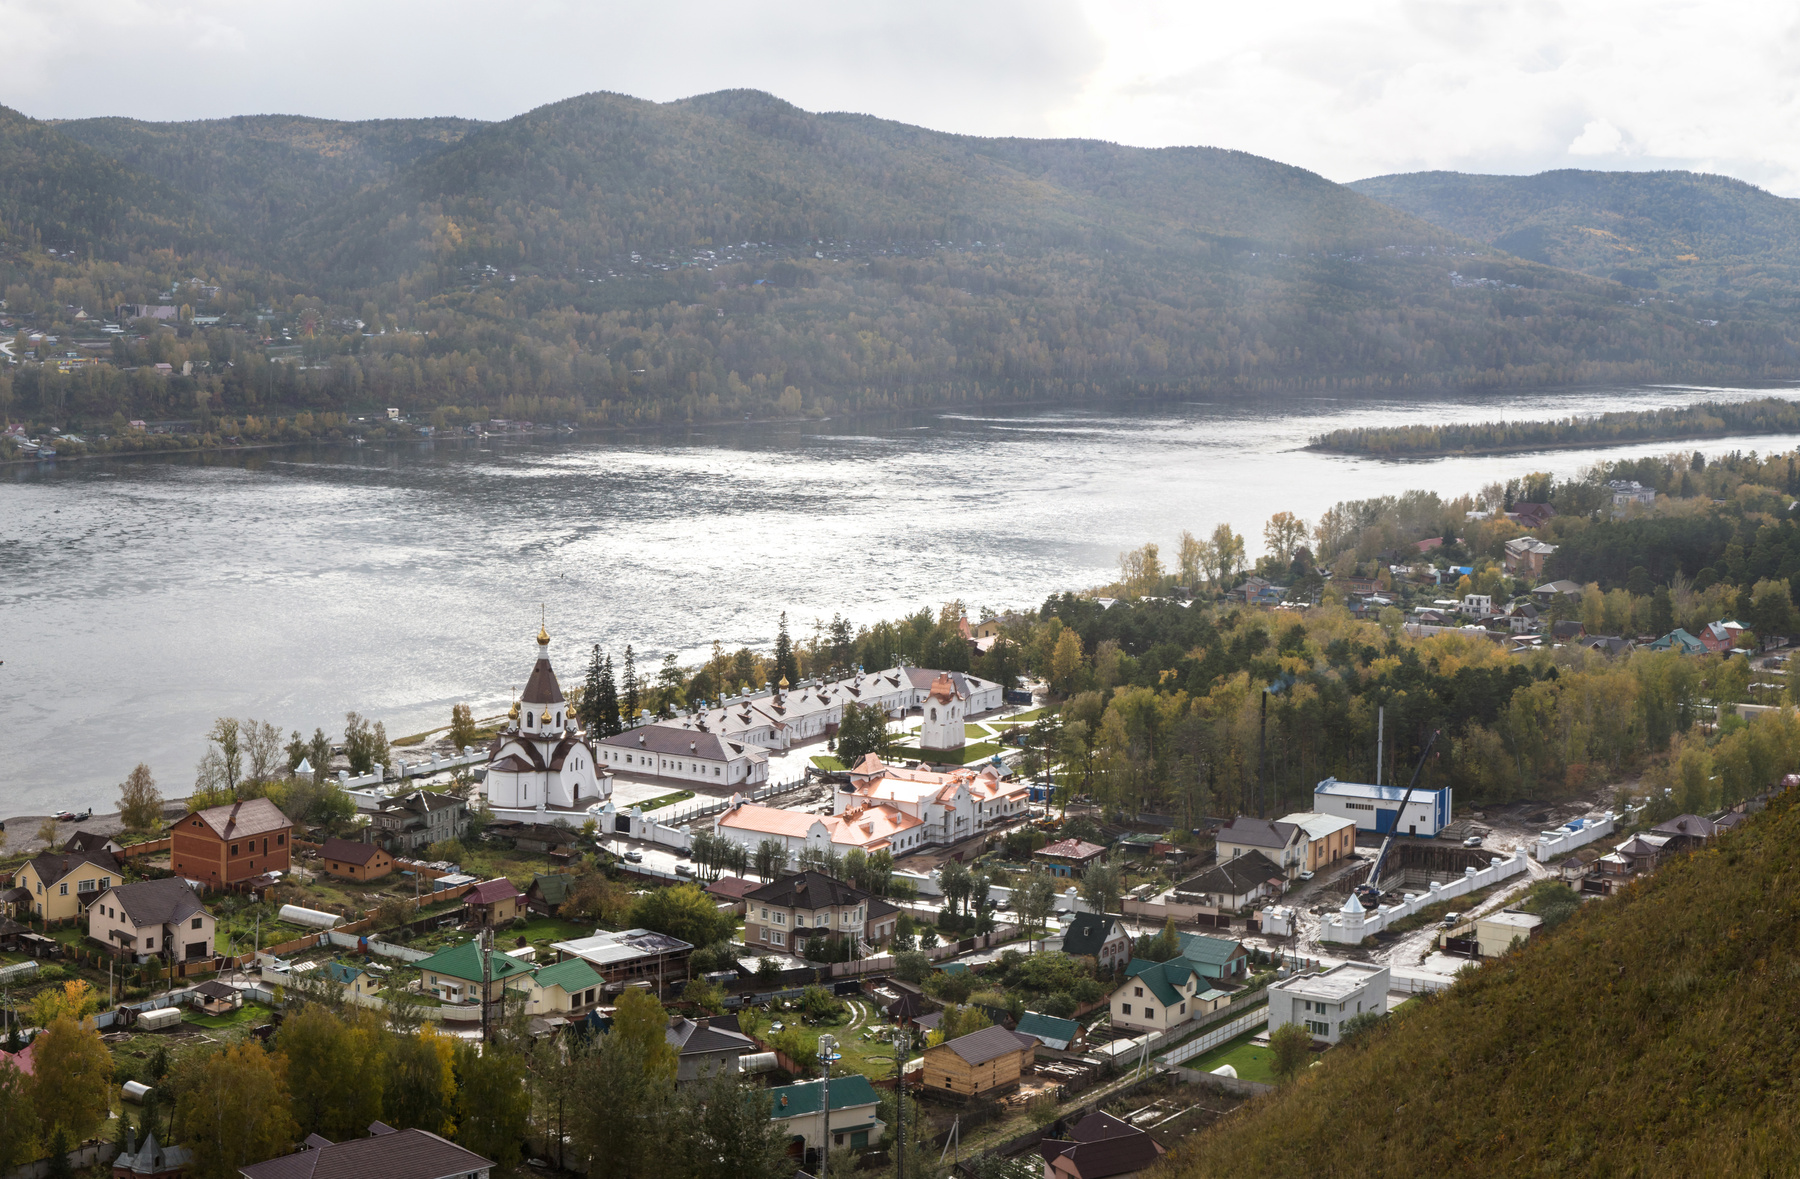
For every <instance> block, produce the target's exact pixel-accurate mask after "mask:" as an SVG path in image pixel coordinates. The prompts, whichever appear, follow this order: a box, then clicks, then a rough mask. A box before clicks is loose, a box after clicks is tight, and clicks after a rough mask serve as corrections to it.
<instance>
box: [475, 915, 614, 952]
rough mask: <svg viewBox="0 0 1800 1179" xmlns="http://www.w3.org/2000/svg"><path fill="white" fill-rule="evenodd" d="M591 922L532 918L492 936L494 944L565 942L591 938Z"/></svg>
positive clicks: (592, 925)
mask: <svg viewBox="0 0 1800 1179" xmlns="http://www.w3.org/2000/svg"><path fill="white" fill-rule="evenodd" d="M593 935H594V924H593V922H591V921H590V922H586V923H583V922H579V921H564V920H563V919H562V918H560V917H533V918H532V919H531V920H530V921H527V922H525V924H523V925H508V926H507V927H506V928H505V929H502V930H499V931H498V932H497V933H495V935H494V940H495V943H496V944H499V943H501V942H502V941H505V942H513V941H516V940H517V939H519V938H524V939H525V940H526V941H528V942H530V943H531V944H532V945H534V946H535V945H537V944H538V943H539V942H541V941H553V942H566V941H569V940H571V939H573V938H578V937H592V936H593Z"/></svg>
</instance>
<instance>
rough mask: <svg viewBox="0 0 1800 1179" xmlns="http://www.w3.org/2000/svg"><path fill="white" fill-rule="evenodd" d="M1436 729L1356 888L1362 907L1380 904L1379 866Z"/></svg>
mask: <svg viewBox="0 0 1800 1179" xmlns="http://www.w3.org/2000/svg"><path fill="white" fill-rule="evenodd" d="M1437 739H1438V730H1436V729H1433V730H1432V731H1431V740H1429V741H1427V742H1425V750H1424V752H1423V753H1421V754H1419V764H1418V765H1416V766H1414V767H1413V772H1412V781H1410V782H1408V783H1407V784H1406V793H1405V794H1402V795H1401V796H1400V809H1399V810H1397V811H1395V812H1394V822H1393V824H1392V825H1391V826H1389V827H1388V833H1387V838H1386V839H1384V840H1382V841H1381V850H1380V851H1379V852H1376V853H1375V864H1374V866H1373V867H1372V868H1370V869H1369V878H1368V880H1366V881H1364V882H1363V883H1362V884H1361V885H1359V886H1358V887H1357V889H1356V899H1357V900H1358V901H1359V902H1361V903H1362V906H1363V908H1365V909H1373V908H1375V906H1377V905H1379V904H1381V883H1380V882H1381V868H1382V865H1383V864H1386V863H1387V854H1388V849H1389V848H1391V847H1393V846H1394V836H1396V835H1398V834H1399V833H1400V821H1401V819H1403V818H1405V816H1406V804H1407V803H1408V802H1410V801H1411V800H1412V792H1413V787H1414V786H1417V785H1418V784H1419V774H1420V773H1421V772H1423V770H1424V769H1425V759H1426V758H1428V757H1430V756H1431V747H1432V746H1433V745H1436V744H1437Z"/></svg>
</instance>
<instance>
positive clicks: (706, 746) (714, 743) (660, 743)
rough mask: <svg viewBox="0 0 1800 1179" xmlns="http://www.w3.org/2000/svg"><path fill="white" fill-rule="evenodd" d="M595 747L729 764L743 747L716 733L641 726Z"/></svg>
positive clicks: (607, 738)
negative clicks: (600, 746)
mask: <svg viewBox="0 0 1800 1179" xmlns="http://www.w3.org/2000/svg"><path fill="white" fill-rule="evenodd" d="M595 744H596V745H608V746H611V747H612V748H614V749H625V750H632V749H635V750H638V751H640V752H643V753H655V754H660V755H662V756H665V757H703V758H706V759H707V760H708V761H730V760H731V759H732V758H734V757H741V756H743V753H744V747H743V746H742V745H739V744H737V743H736V742H734V741H725V740H722V739H720V737H719V736H718V734H716V733H702V732H701V731H700V730H698V729H678V728H675V727H673V726H671V725H640V726H639V727H637V728H635V729H627V730H625V731H624V732H623V733H616V734H614V735H613V736H611V737H602V738H601V739H600V740H599V741H596V742H595Z"/></svg>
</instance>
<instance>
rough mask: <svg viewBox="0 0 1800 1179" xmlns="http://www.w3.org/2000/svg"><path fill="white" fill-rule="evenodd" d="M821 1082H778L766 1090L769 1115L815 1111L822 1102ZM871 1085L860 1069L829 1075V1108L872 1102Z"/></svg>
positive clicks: (790, 1116)
mask: <svg viewBox="0 0 1800 1179" xmlns="http://www.w3.org/2000/svg"><path fill="white" fill-rule="evenodd" d="M824 1089H825V1082H823V1081H801V1082H800V1083H799V1084H797V1085H781V1086H778V1087H776V1088H773V1089H770V1090H769V1105H770V1106H771V1107H772V1108H771V1110H770V1113H769V1116H770V1117H771V1118H798V1117H804V1116H805V1115H807V1114H815V1113H818V1112H819V1110H820V1108H821V1107H822V1106H823V1105H824V1104H825V1100H824ZM879 1101H880V1099H879V1098H878V1097H876V1096H875V1086H873V1085H871V1084H869V1078H867V1077H865V1076H863V1075H862V1074H861V1073H851V1074H850V1075H849V1076H845V1077H833V1078H831V1108H832V1109H849V1108H850V1107H851V1106H856V1105H875V1104H877V1103H878V1102H879Z"/></svg>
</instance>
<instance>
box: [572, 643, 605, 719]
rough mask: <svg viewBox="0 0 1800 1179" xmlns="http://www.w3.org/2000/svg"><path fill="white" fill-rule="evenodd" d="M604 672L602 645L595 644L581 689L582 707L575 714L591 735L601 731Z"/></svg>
mask: <svg viewBox="0 0 1800 1179" xmlns="http://www.w3.org/2000/svg"><path fill="white" fill-rule="evenodd" d="M603 671H605V664H604V663H603V662H602V661H601V658H600V644H599V643H595V644H594V653H593V657H592V658H590V659H589V660H588V669H587V680H586V681H585V682H584V683H583V684H582V688H581V707H580V708H579V709H577V710H576V714H575V715H576V717H577V718H578V719H579V720H580V721H581V727H582V728H584V729H586V730H587V731H588V733H589V735H592V734H594V733H597V732H599V731H600V708H601V693H602V691H603V689H602V687H601V683H600V676H601V673H602V672H603Z"/></svg>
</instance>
